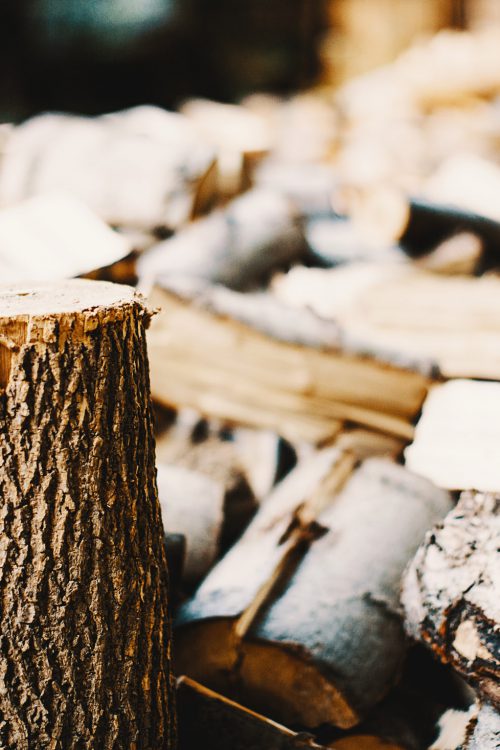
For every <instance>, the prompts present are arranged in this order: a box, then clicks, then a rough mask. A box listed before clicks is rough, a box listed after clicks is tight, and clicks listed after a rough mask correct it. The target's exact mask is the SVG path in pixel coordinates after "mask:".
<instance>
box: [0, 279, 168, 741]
mask: <svg viewBox="0 0 500 750" xmlns="http://www.w3.org/2000/svg"><path fill="white" fill-rule="evenodd" d="M148 322H149V313H148V312H147V310H146V309H145V308H144V307H143V305H142V303H141V300H140V298H139V297H137V296H136V295H135V293H134V291H133V290H132V289H130V288H128V287H119V286H115V285H112V284H107V283H98V282H88V281H73V282H65V283H64V284H59V285H57V284H52V285H45V286H39V287H36V288H12V287H11V288H6V287H4V288H3V289H2V291H1V292H0V413H1V416H0V466H1V472H0V496H1V498H2V503H1V510H0V633H1V636H0V639H1V647H0V746H1V747H5V748H16V750H46V749H47V750H48V749H49V748H50V750H73V749H75V750H76V748H79V749H80V748H82V749H83V748H88V749H89V750H91V749H92V750H93V749H95V748H100V749H101V748H102V749H103V750H111V749H113V750H119V749H121V748H127V750H132V749H134V750H160V749H161V750H168V749H170V748H172V747H174V741H175V740H174V735H175V718H174V698H173V684H172V677H171V670H170V631H169V619H168V606H167V588H166V587H167V572H166V563H165V552H164V548H163V535H162V527H161V517H160V507H159V503H158V498H157V487H156V478H155V459H154V441H153V436H152V417H151V409H150V400H149V374H148V362H147V353H146V340H145V326H146V325H147V323H148Z"/></svg>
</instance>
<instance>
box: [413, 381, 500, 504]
mask: <svg viewBox="0 0 500 750" xmlns="http://www.w3.org/2000/svg"><path fill="white" fill-rule="evenodd" d="M499 452H500V383H488V382H482V381H476V380H451V381H450V382H448V383H444V384H443V385H438V386H434V387H433V388H432V389H431V390H430V392H429V395H428V397H427V399H426V401H425V402H424V406H423V410H422V415H421V417H420V419H419V421H418V423H417V426H416V429H415V438H414V441H413V443H412V444H411V445H410V446H409V447H408V448H407V449H406V451H405V462H406V465H407V466H408V468H409V469H411V470H412V471H415V472H416V473H417V474H421V475H422V476H425V477H427V478H428V479H431V480H432V481H433V482H434V483H435V484H437V485H438V486H439V487H445V488H446V489H449V490H481V491H483V492H500V467H499V466H498V462H497V456H498V455H499Z"/></svg>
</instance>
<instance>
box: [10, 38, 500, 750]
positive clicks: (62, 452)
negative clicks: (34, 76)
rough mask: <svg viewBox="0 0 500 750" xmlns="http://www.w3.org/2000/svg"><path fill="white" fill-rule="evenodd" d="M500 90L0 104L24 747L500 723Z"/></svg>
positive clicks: (258, 744)
mask: <svg viewBox="0 0 500 750" xmlns="http://www.w3.org/2000/svg"><path fill="white" fill-rule="evenodd" d="M499 102H500V34H499V33H498V32H495V31H491V30H486V31H483V32H477V33H475V34H472V33H466V32H443V33H440V34H439V35H437V36H436V37H435V38H433V39H431V40H430V41H426V42H422V43H420V44H419V45H417V46H416V47H414V48H412V49H410V50H409V51H408V52H405V53H404V54H403V55H402V56H400V57H399V58H398V59H397V60H396V61H395V62H394V63H393V64H391V65H390V66H387V67H385V68H382V69H378V70H376V71H375V72H373V73H369V74H366V75H364V76H362V77H360V78H358V79H355V80H353V81H351V82H349V83H347V84H345V85H343V86H342V88H341V89H339V90H331V89H329V88H325V87H323V88H321V89H317V90H314V91H311V92H308V93H305V94H300V95H297V96H294V97H291V98H289V99H287V100H281V99H278V98H275V97H272V96H269V95H257V94H256V95H253V96H251V97H249V98H247V99H245V100H244V101H242V102H241V103H240V104H239V105H227V104H224V105H223V104H217V103H215V102H208V101H204V100H191V101H188V102H186V103H185V104H184V105H183V106H182V107H181V108H180V111H179V112H176V113H171V112H165V111H162V110H160V109H157V108H154V107H138V108H135V109H132V110H128V111H126V112H120V113H115V114H108V115H103V116H100V117H96V118H83V117H77V116H69V115H64V114H57V115H55V114H42V115H40V116H37V117H34V118H32V119H31V120H29V121H28V122H25V123H23V124H21V125H17V126H8V125H6V126H2V129H1V131H0V271H1V275H2V279H3V281H4V282H6V283H7V284H8V285H7V286H4V287H2V289H1V290H0V308H1V309H2V312H1V313H0V319H1V325H2V329H1V331H0V386H1V396H2V399H3V400H2V402H1V408H2V422H3V424H2V426H1V428H0V439H1V444H0V448H1V451H0V455H1V456H2V459H1V460H2V467H3V473H4V475H5V476H4V477H2V479H0V486H1V487H2V489H3V496H4V498H5V503H4V505H5V507H4V508H2V511H1V514H0V528H1V529H2V535H1V536H0V561H1V568H2V573H1V575H0V581H1V583H0V593H1V596H0V601H2V602H3V604H2V605H1V608H0V621H1V624H2V630H1V633H2V635H1V638H2V642H3V643H4V644H5V645H4V646H3V647H2V658H1V659H0V665H1V666H0V680H1V685H2V689H1V690H0V745H1V746H2V747H6V748H14V747H15V748H19V749H20V750H24V748H27V749H28V748H29V749H30V750H31V748H48V747H51V748H57V749H59V748H61V749H63V750H64V749H65V748H73V747H74V748H76V747H85V748H96V747H102V748H104V747H106V748H108V747H109V748H125V747H127V748H132V747H134V748H137V749H138V750H139V748H141V749H142V748H144V750H153V748H155V749H156V748H173V747H174V746H175V745H174V739H173V738H174V734H175V731H176V730H175V719H174V716H175V711H176V710H177V714H178V727H177V733H178V740H179V747H180V750H191V748H197V747H204V748H218V749H219V750H225V749H226V748H227V749H228V750H229V749H231V750H237V749H238V748H241V749H242V750H246V749H251V748H252V749H253V748H267V749H269V750H272V749H273V748H282V749H285V748H332V750H351V749H355V748H356V749H359V750H375V749H378V748H379V749H380V750H383V749H384V748H387V749H388V750H430V749H431V748H432V749H433V750H494V748H500V463H499V460H500V459H499V456H500V427H499V426H498V425H499V424H500V277H499V269H500V151H499V146H500V105H499ZM74 277H80V279H79V280H76V281H71V282H70V281H68V280H69V279H73V278H74ZM110 281H112V282H121V283H125V284H129V285H132V286H136V291H134V290H131V289H130V288H129V287H127V286H116V285H115V286H113V285H111V284H109V283H108V282H110ZM33 283H36V285H38V286H35V287H33ZM26 290H28V291H26ZM141 295H142V296H141ZM146 328H147V332H145V330H146ZM145 337H147V352H148V355H147V356H148V357H149V366H150V387H151V393H152V397H153V412H151V410H150V407H149V400H148V387H149V386H148V383H147V371H146V369H145V368H146V353H145V345H146V343H145V342H146V338H145ZM113 373H114V374H113ZM60 415H62V416H60ZM51 425H52V426H51ZM153 429H154V433H155V439H156V476H157V480H156V482H155V467H154V463H153V462H154V458H153V453H152V434H153ZM51 441H52V442H51ZM52 444H53V445H54V446H55V447H56V449H57V455H54V456H53V455H52V454H51V450H48V452H47V446H51V445H52ZM85 467H88V471H92V472H94V474H93V475H92V476H89V475H88V474H86V473H85V472H86V468H85ZM156 490H157V491H158V497H159V504H158V502H157V500H156ZM26 498H27V499H28V501H29V502H28V503H27V502H26ZM121 503H125V504H124V505H122V506H121V505H120V504H121ZM28 506H29V508H28ZM51 507H52V510H51ZM30 508H31V510H30ZM160 511H161V516H162V519H163V525H164V535H163V537H162V534H161V528H160V523H159V517H160ZM37 524H38V526H37ZM30 538H33V540H34V541H33V546H32V548H31V549H30V544H29V539H30ZM162 538H164V542H165V545H164V546H165V556H166V560H167V562H168V568H169V578H170V583H169V590H168V595H167V591H166V585H165V567H164V566H165V558H164V555H163V550H162V549H160V547H161V540H162ZM47 550H49V551H50V556H49V554H48V552H47ZM89 561H91V562H89ZM82 582H83V583H82ZM8 597H11V599H12V597H14V599H15V602H14V603H12V601H10V600H8ZM167 598H168V603H167ZM9 602H10V603H9ZM167 607H168V609H169V614H170V616H171V617H172V619H173V641H172V643H173V646H171V634H170V630H169V626H168V617H167ZM68 623H70V624H69V625H68ZM68 633H69V634H70V635H67V634H68ZM116 664H119V665H120V668H116ZM172 665H173V666H172ZM174 674H175V676H176V679H177V689H176V703H177V709H175V708H174V703H175V701H174V697H173V695H172V685H173V683H172V679H173V677H172V676H173V675H174ZM76 737H78V740H77V739H75V738H76ZM79 743H80V744H79Z"/></svg>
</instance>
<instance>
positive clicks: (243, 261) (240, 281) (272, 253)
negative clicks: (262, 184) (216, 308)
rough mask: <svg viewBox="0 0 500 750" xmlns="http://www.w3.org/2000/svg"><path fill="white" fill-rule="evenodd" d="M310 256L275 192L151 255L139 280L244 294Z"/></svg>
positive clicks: (195, 226) (243, 202)
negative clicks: (177, 280)
mask: <svg viewBox="0 0 500 750" xmlns="http://www.w3.org/2000/svg"><path fill="white" fill-rule="evenodd" d="M304 251H305V242H304V238H303V235H302V232H301V230H300V227H299V224H298V221H297V218H296V216H295V215H294V211H293V209H292V206H291V204H290V202H289V201H288V200H287V199H286V198H285V197H283V196H282V195H280V194H279V193H276V192H272V191H270V190H262V189H261V190H251V191H249V192H248V193H245V194H244V195H242V196H241V197H239V198H236V199H235V200H234V201H232V202H231V203H229V204H228V205H227V206H226V208H224V209H223V210H220V211H215V212H213V213H212V214H210V216H208V217H206V218H204V219H199V220H198V221H196V222H194V223H192V224H190V225H189V226H187V227H186V228H184V229H183V230H181V231H180V232H178V233H177V234H176V235H175V236H174V237H171V238H170V239H168V240H165V242H161V243H160V244H158V245H156V246H154V247H152V248H151V249H150V250H147V251H146V252H145V253H144V255H143V256H142V257H141V258H140V259H139V261H138V264H137V274H138V276H139V278H140V279H141V280H143V281H154V282H158V283H159V284H160V285H165V284H168V279H169V278H170V277H172V276H173V277H175V276H181V277H182V276H188V277H189V276H194V277H196V278H201V279H205V280H206V281H210V282H213V283H220V284H224V285H226V286H228V287H231V288H233V289H244V288H247V287H249V286H252V285H255V283H257V282H259V281H261V280H262V279H263V278H264V277H265V276H266V274H268V273H269V272H270V271H272V270H273V269H274V268H276V267H279V266H283V265H289V264H290V263H292V262H294V261H297V260H298V258H300V256H301V255H303V254H304Z"/></svg>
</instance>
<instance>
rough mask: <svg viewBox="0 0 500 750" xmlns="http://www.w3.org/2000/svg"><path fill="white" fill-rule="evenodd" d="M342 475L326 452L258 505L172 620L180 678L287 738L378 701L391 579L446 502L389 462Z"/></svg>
mask: <svg viewBox="0 0 500 750" xmlns="http://www.w3.org/2000/svg"><path fill="white" fill-rule="evenodd" d="M351 458H352V457H351ZM354 464H355V461H353V460H350V458H349V454H345V453H344V454H343V453H341V452H340V451H336V450H335V448H332V449H326V450H325V451H323V452H320V453H318V454H317V455H316V456H314V457H313V458H312V459H311V460H310V461H309V462H308V463H305V464H303V465H299V467H298V468H297V469H295V471H294V472H292V473H291V474H290V475H288V477H287V478H286V479H285V480H284V481H283V482H282V484H281V486H278V488H277V489H276V490H275V492H274V493H273V494H272V495H271V496H270V497H269V498H268V500H267V501H265V502H264V503H263V505H262V507H261V509H260V511H259V512H258V514H257V516H256V517H255V519H254V521H253V522H252V523H251V525H250V526H249V528H248V529H247V531H246V532H245V534H244V535H243V537H242V538H241V540H240V541H239V542H238V543H237V544H236V545H235V546H234V547H233V548H232V549H231V550H230V552H229V553H228V554H227V555H226V557H225V558H224V559H223V560H222V561H221V562H220V563H219V564H218V565H217V566H216V567H215V568H214V569H213V571H212V572H211V573H210V575H209V576H208V577H207V578H206V579H205V581H204V582H203V584H202V585H201V586H200V588H199V589H198V591H197V593H196V595H195V596H194V598H193V599H192V600H191V601H190V602H188V603H187V604H185V605H184V606H183V607H182V608H181V610H180V614H179V618H178V631H177V641H176V658H177V659H178V665H179V669H180V671H182V672H184V673H186V674H188V675H189V676H192V677H193V678H195V679H200V680H201V681H202V682H205V683H206V684H208V685H210V687H213V688H214V689H218V690H220V691H221V692H225V693H227V694H230V695H232V696H234V697H237V699H239V700H241V701H242V702H244V703H245V705H250V706H251V707H252V708H254V709H255V710H261V711H265V712H266V713H268V715H270V716H271V717H272V718H274V719H276V720H278V721H282V722H284V723H286V724H289V725H294V724H296V723H300V724H303V725H305V726H309V727H315V726H319V725H320V724H322V723H326V722H331V723H333V724H336V725H337V726H340V727H342V728H348V727H351V726H354V725H355V724H356V723H358V722H359V721H360V719H361V718H362V716H364V715H366V713H367V712H368V710H369V709H370V708H371V707H373V706H374V705H375V704H376V703H377V702H378V701H380V700H381V698H383V697H384V695H385V694H386V693H387V692H388V690H389V689H390V687H392V685H393V683H394V681H395V679H396V677H397V675H398V672H399V670H400V668H401V665H402V661H403V657H404V654H405V651H406V642H405V637H404V629H403V624H402V616H401V612H400V608H399V588H400V580H401V575H402V573H403V571H404V568H405V566H406V564H407V563H408V560H410V559H411V557H412V555H413V554H414V553H415V550H416V549H417V546H418V543H419V541H420V540H421V539H422V538H423V536H424V534H425V531H426V530H427V529H428V528H429V527H430V526H432V524H433V523H434V522H435V521H436V520H437V519H439V518H442V517H443V516H444V515H445V514H446V512H447V511H448V510H449V509H450V507H451V500H450V496H449V495H448V493H446V492H444V491H442V490H439V489H437V488H436V487H434V486H433V485H431V483H430V482H428V481H427V480H424V479H422V478H420V477H417V476H415V475H413V474H411V473H409V472H407V471H406V470H405V469H403V468H402V467H399V466H397V465H395V464H393V463H392V462H391V461H387V460H382V459H371V460H368V461H365V462H364V463H363V465H362V466H361V468H359V469H358V470H357V471H355V472H354V474H353V475H352V476H351V477H350V478H348V477H349V474H350V472H351V471H352V469H353V466H354ZM346 480H347V482H346ZM344 482H346V484H345V486H343V485H344ZM311 613H313V616H312V615H311ZM270 673H272V675H273V677H272V679H269V675H270Z"/></svg>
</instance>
